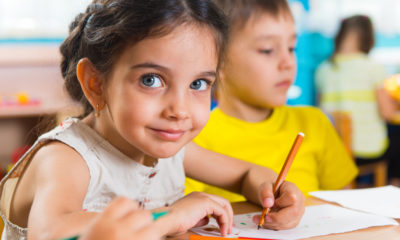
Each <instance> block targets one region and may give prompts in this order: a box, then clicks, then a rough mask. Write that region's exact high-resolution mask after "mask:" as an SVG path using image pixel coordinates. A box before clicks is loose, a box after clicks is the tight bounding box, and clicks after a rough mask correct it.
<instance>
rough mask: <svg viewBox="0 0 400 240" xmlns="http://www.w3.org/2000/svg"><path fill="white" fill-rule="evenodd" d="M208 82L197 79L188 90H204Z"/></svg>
mask: <svg viewBox="0 0 400 240" xmlns="http://www.w3.org/2000/svg"><path fill="white" fill-rule="evenodd" d="M208 85H209V82H208V81H207V80H204V79H198V80H195V81H193V82H192V83H191V84H190V88H191V89H194V90H198V91H202V90H206V89H207V86H208Z"/></svg>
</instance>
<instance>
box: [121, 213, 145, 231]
mask: <svg viewBox="0 0 400 240" xmlns="http://www.w3.org/2000/svg"><path fill="white" fill-rule="evenodd" d="M152 222H153V217H152V215H151V212H150V211H148V210H142V209H140V210H139V209H137V210H134V211H131V212H129V213H127V214H126V215H125V216H124V217H122V218H121V219H120V220H119V221H118V223H119V224H120V225H121V227H122V226H124V227H126V228H130V229H132V230H133V231H137V230H139V229H141V228H144V227H146V226H147V225H149V224H151V223H152Z"/></svg>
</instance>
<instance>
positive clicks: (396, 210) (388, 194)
mask: <svg viewBox="0 0 400 240" xmlns="http://www.w3.org/2000/svg"><path fill="white" fill-rule="evenodd" d="M310 195H311V196H314V197H317V198H320V199H323V200H325V201H329V202H336V203H338V204H340V205H342V206H343V207H347V208H351V209H356V210H359V211H363V212H369V213H374V214H377V215H381V216H386V217H392V218H400V188H397V187H394V186H385V187H377V188H365V189H355V190H352V189H349V190H337V191H317V192H311V193H310Z"/></svg>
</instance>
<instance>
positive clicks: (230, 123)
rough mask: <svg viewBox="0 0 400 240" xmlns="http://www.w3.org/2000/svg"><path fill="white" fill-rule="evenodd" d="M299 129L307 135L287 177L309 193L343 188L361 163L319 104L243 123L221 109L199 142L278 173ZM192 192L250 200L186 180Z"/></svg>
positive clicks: (286, 108)
mask: <svg viewBox="0 0 400 240" xmlns="http://www.w3.org/2000/svg"><path fill="white" fill-rule="evenodd" d="M299 132H303V133H304V134H305V138H304V141H303V143H302V145H301V147H300V149H299V151H298V153H297V155H296V157H295V159H294V162H293V164H292V166H291V168H290V170H289V173H288V175H287V177H286V180H288V181H291V182H293V183H296V185H297V186H298V187H299V188H300V190H301V191H302V192H303V193H304V194H307V193H308V192H310V191H317V190H327V189H340V188H342V187H344V186H346V185H347V184H349V183H350V182H351V181H352V180H353V179H354V178H355V177H356V175H357V172H358V170H357V167H356V166H355V164H354V162H353V160H352V159H351V157H350V156H349V155H348V153H347V152H346V150H345V148H344V146H343V144H342V142H341V140H340V139H339V136H338V135H337V133H336V131H335V129H334V128H333V126H332V124H331V123H330V121H329V120H328V118H327V117H326V116H325V115H324V114H323V113H322V112H321V111H320V110H319V109H317V108H314V107H289V106H283V107H278V108H275V109H274V111H273V113H272V115H271V116H270V117H269V118H268V119H267V120H265V121H262V122H258V123H250V122H246V121H242V120H240V119H237V118H234V117H231V116H228V115H226V114H225V113H223V112H222V111H221V110H220V109H218V108H216V109H214V110H213V111H212V113H211V116H210V120H209V122H208V123H207V125H206V127H205V128H204V129H203V130H202V132H201V133H200V134H199V135H198V136H197V137H196V138H195V142H196V143H197V144H198V145H200V146H202V147H204V148H207V149H209V150H212V151H215V152H218V153H222V154H225V155H228V156H231V157H235V158H238V159H242V160H245V161H248V162H251V163H255V164H258V165H261V166H265V167H269V168H271V169H272V170H274V171H275V172H276V173H279V171H280V169H281V168H282V165H283V163H284V161H285V159H286V157H287V155H288V153H289V151H290V148H291V146H292V144H293V142H294V139H295V138H296V136H297V134H298V133H299ZM221 171H223V169H221ZM192 191H204V192H208V193H212V194H217V195H220V196H223V197H225V198H227V199H229V200H230V201H232V202H235V201H244V200H245V198H244V197H243V196H241V195H238V194H234V193H231V192H228V191H225V190H222V189H220V188H216V187H212V186H209V185H206V184H203V183H201V182H198V181H195V180H193V179H189V178H187V179H186V193H189V192H192Z"/></svg>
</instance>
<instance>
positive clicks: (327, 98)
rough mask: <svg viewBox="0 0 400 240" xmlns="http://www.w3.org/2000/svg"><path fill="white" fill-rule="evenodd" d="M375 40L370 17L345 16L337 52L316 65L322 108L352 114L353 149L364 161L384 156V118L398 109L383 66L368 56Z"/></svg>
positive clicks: (336, 44)
mask: <svg viewBox="0 0 400 240" xmlns="http://www.w3.org/2000/svg"><path fill="white" fill-rule="evenodd" d="M374 42H375V39H374V29H373V25H372V22H371V20H370V19H369V17H367V16H363V15H356V16H351V17H347V18H345V19H343V20H342V22H341V24H340V28H339V31H338V33H337V35H336V37H335V50H334V53H333V55H332V57H331V59H329V60H328V61H325V62H324V63H322V64H321V66H320V67H319V68H318V69H317V72H316V79H315V80H316V86H317V90H318V92H319V96H320V97H319V98H320V106H321V108H322V109H323V110H325V111H327V112H328V113H333V112H347V113H348V114H349V115H350V118H351V129H352V144H351V151H352V153H353V154H354V157H355V159H356V162H357V164H361V165H362V164H365V163H370V162H376V161H380V160H382V158H383V157H384V155H385V152H386V149H387V147H388V143H389V142H388V136H387V129H386V122H385V120H387V121H391V120H392V118H393V116H394V113H395V112H396V111H397V104H396V105H395V107H394V108H393V107H392V106H394V101H393V100H392V99H391V98H390V96H389V95H388V94H387V93H386V92H385V91H384V89H383V84H382V83H383V80H384V79H385V76H386V74H385V70H384V68H383V66H381V65H379V64H377V63H375V62H374V61H372V60H371V59H369V57H368V53H369V52H370V50H371V49H372V48H373V46H374ZM393 110H394V111H393Z"/></svg>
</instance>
